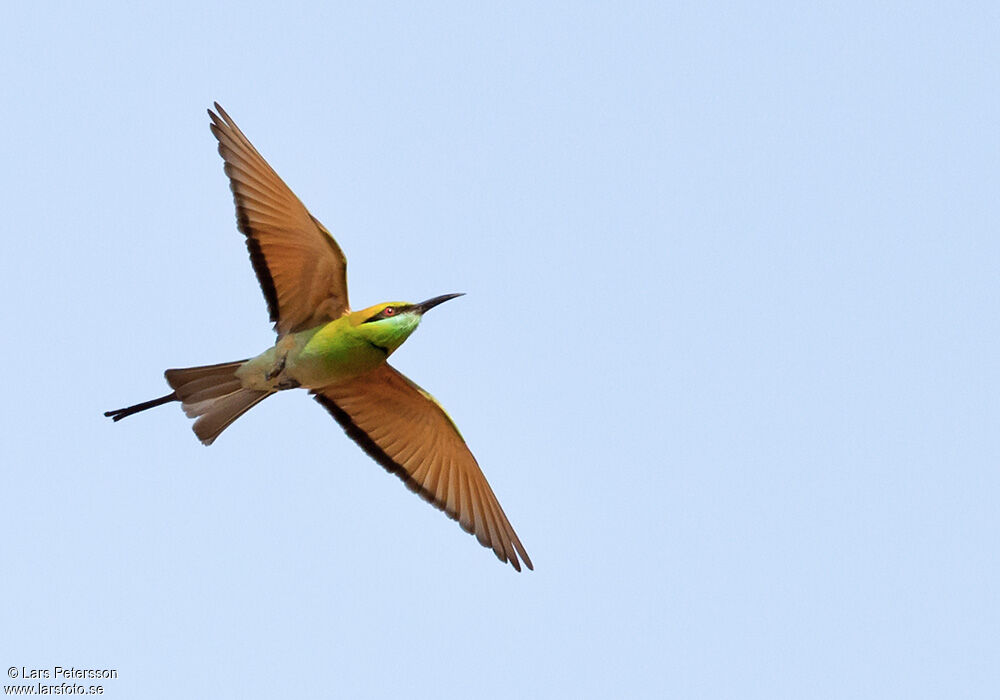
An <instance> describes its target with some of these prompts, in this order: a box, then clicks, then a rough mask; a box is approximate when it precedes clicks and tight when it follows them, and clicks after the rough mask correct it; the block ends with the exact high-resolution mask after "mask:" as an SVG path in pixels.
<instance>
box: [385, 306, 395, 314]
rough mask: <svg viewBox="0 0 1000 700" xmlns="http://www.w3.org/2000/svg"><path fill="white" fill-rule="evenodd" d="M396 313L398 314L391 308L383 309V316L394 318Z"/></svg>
mask: <svg viewBox="0 0 1000 700" xmlns="http://www.w3.org/2000/svg"><path fill="white" fill-rule="evenodd" d="M394 313H396V309H394V308H393V307H391V306H387V307H385V308H384V309H382V315H383V316H392V315H393V314H394Z"/></svg>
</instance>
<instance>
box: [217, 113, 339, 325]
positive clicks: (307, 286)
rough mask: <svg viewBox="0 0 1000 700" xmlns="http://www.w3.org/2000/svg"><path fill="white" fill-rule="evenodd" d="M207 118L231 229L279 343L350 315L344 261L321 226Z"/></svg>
mask: <svg viewBox="0 0 1000 700" xmlns="http://www.w3.org/2000/svg"><path fill="white" fill-rule="evenodd" d="M215 109H216V110H218V112H219V113H218V114H215V113H214V112H212V110H208V116H209V117H211V118H212V123H211V124H210V125H209V126H210V128H211V129H212V133H213V134H215V138H217V139H218V140H219V154H220V155H221V156H222V159H223V160H224V161H225V163H226V165H225V171H226V175H228V176H229V186H230V188H231V189H232V191H233V200H234V201H235V202H236V222H237V225H238V226H239V229H240V231H241V232H243V234H244V235H246V237H247V248H248V249H249V250H250V261H251V262H252V263H253V269H254V271H255V272H256V273H257V280H258V281H259V282H260V287H261V289H262V290H263V291H264V298H265V299H267V309H268V311H269V312H270V314H271V320H272V321H274V329H275V330H276V331H277V332H278V334H279V335H285V334H286V333H292V332H295V331H300V330H305V329H307V328H313V327H315V326H318V325H320V324H323V323H326V322H327V321H332V320H333V319H335V318H339V317H340V316H342V315H343V314H344V313H345V312H346V311H347V310H348V304H347V260H346V258H344V253H343V252H342V251H341V250H340V246H338V245H337V242H336V241H335V240H333V236H331V235H330V232H329V231H327V230H326V229H325V228H324V227H323V224H321V223H320V222H319V221H317V220H316V219H315V218H314V217H313V216H312V215H311V214H310V213H309V211H308V210H307V209H306V208H305V206H304V205H303V204H302V202H300V201H299V198H298V197H296V196H295V194H294V193H293V192H292V191H291V190H290V189H288V185H286V184H285V183H284V182H282V180H281V178H280V177H278V174H277V173H276V172H274V170H272V169H271V166H270V165H268V164H267V161H265V160H264V158H263V157H261V155H260V153H258V152H257V149H256V148H254V147H253V144H251V143H250V141H249V140H248V139H247V137H246V136H244V135H243V132H242V131H240V130H239V127H237V126H236V123H235V122H233V120H232V118H231V117H230V116H229V115H228V114H226V111H225V110H224V109H222V107H220V106H219V103H218V102H216V103H215Z"/></svg>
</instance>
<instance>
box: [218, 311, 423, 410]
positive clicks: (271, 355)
mask: <svg viewBox="0 0 1000 700" xmlns="http://www.w3.org/2000/svg"><path fill="white" fill-rule="evenodd" d="M413 306H415V305H413V304H408V303H407V302H403V301H400V302H391V303H389V304H379V305H378V306H373V307H370V308H368V309H364V310H363V311H355V312H353V313H349V314H347V315H345V316H341V317H340V318H338V319H335V320H333V321H330V322H329V323H325V324H323V325H322V326H318V327H316V328H310V329H308V330H304V331H299V332H298V333H290V334H288V335H286V336H284V337H282V338H280V339H279V340H278V341H277V342H276V343H275V344H274V346H273V347H270V348H268V349H267V350H265V351H264V352H262V353H261V354H260V355H258V356H257V357H254V358H252V359H250V360H247V361H246V362H244V363H243V364H242V366H241V367H240V368H239V369H238V370H237V371H236V376H237V377H239V379H240V382H241V384H242V386H244V387H246V388H248V389H256V390H259V391H280V390H282V389H293V388H298V387H302V388H305V389H321V388H323V387H325V386H328V385H330V384H336V383H338V382H343V381H345V380H348V379H353V378H355V377H357V376H360V375H363V374H367V373H368V372H371V371H372V370H373V369H375V368H376V367H378V366H379V365H380V364H382V363H383V362H385V361H386V358H388V357H389V355H391V354H392V353H393V352H395V351H396V349H397V348H398V347H399V346H400V345H402V344H403V341H405V340H406V339H407V338H408V337H409V336H410V334H411V333H412V332H413V331H415V330H416V329H417V326H418V325H419V324H420V315H418V314H415V313H409V314H408V313H405V312H401V313H398V314H396V316H395V318H393V319H391V320H390V319H385V320H383V321H382V322H380V323H378V324H373V323H365V321H366V320H367V319H369V318H371V317H372V316H374V315H376V314H378V313H380V312H381V311H382V310H384V309H385V308H394V309H406V308H410V307H413Z"/></svg>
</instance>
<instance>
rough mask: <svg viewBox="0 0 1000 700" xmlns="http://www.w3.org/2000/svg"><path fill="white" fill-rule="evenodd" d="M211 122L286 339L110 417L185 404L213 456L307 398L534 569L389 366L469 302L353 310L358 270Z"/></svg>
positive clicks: (241, 143)
mask: <svg viewBox="0 0 1000 700" xmlns="http://www.w3.org/2000/svg"><path fill="white" fill-rule="evenodd" d="M208 115H209V117H210V118H211V124H210V125H209V127H210V128H211V130H212V133H213V134H214V135H215V138H216V139H218V141H219V154H220V155H221V156H222V160H223V161H224V163H225V166H224V170H225V172H226V175H227V176H228V177H229V185H230V188H231V189H232V191H233V199H234V201H235V203H236V221H237V227H238V228H239V230H240V232H242V233H243V235H244V236H246V244H247V248H248V249H249V251H250V262H251V263H252V264H253V269H254V271H255V272H256V273H257V280H258V281H259V282H260V287H261V289H262V290H263V292H264V298H265V299H266V300H267V307H268V311H269V312H270V314H271V321H273V322H274V329H275V331H276V332H277V334H278V337H277V340H276V341H275V344H274V346H273V347H271V348H268V349H267V350H265V351H264V352H262V353H261V354H260V355H257V356H256V357H253V358H250V359H248V360H239V361H236V362H225V363H222V364H217V365H206V366H203V367H188V368H184V369H168V370H167V371H166V372H165V373H164V374H165V376H166V379H167V383H168V384H169V385H170V388H171V389H172V391H171V392H170V393H169V394H167V395H165V396H161V397H159V398H157V399H152V400H150V401H145V402H143V403H138V404H135V405H134V406H128V407H126V408H119V409H116V410H114V411H108V412H107V413H105V414H104V415H106V416H108V417H110V418H112V419H114V420H115V421H119V420H121V419H122V418H126V417H127V416H130V415H132V414H134V413H138V412H139V411H145V410H146V409H149V408H153V407H155V406H160V405H162V404H165V403H170V402H173V401H179V402H180V403H181V407H182V408H183V409H184V412H185V413H186V414H187V415H188V417H190V418H195V419H197V420H195V422H194V426H193V427H194V432H195V434H196V435H197V436H198V439H200V440H201V441H202V442H203V443H204V444H206V445H211V444H212V442H213V441H214V440H215V439H216V438H217V437H218V436H219V434H220V433H221V432H222V431H223V430H225V429H226V428H227V427H228V426H229V425H230V424H231V423H232V422H233V421H234V420H236V419H237V418H239V417H240V416H241V415H243V414H244V413H245V412H246V411H248V410H250V409H251V408H252V407H253V406H255V405H257V404H258V403H260V402H261V401H263V400H264V399H266V398H267V397H268V396H271V395H272V394H275V393H277V392H279V391H284V390H286V389H295V388H303V389H306V390H308V391H309V392H310V393H311V394H312V395H313V398H315V399H316V401H318V402H319V403H320V404H321V405H322V406H323V407H324V408H325V409H326V410H327V411H329V412H330V414H331V415H332V416H333V417H334V419H335V420H336V421H337V422H338V423H339V424H340V427H342V428H343V429H344V432H346V433H347V435H348V436H349V437H350V438H351V439H352V440H354V441H355V442H356V443H358V445H360V446H361V449H363V450H364V451H365V452H367V453H368V455H369V456H370V457H372V458H373V459H374V460H375V461H376V462H378V463H379V464H381V465H382V466H383V467H384V468H385V469H386V470H388V471H389V472H391V473H393V474H395V475H396V476H398V477H399V478H400V479H402V480H403V482H404V483H405V484H406V485H407V486H408V487H409V488H410V489H411V490H413V491H415V492H417V493H418V494H420V496H421V497H423V498H424V499H425V500H427V501H429V502H430V503H432V504H433V505H434V506H435V507H437V508H439V509H440V510H443V511H444V512H445V513H447V514H448V516H449V517H451V518H452V519H454V520H457V521H458V522H459V524H460V525H461V526H462V529H464V530H465V531H466V532H469V533H472V534H474V535H475V536H476V538H477V539H478V540H479V542H480V544H482V545H483V546H484V547H489V548H491V549H492V550H493V552H494V553H495V554H496V556H497V557H498V558H499V559H500V561H502V562H510V564H511V565H512V566H513V567H514V569H516V570H517V571H520V570H521V563H520V562H522V561H523V562H524V565H525V566H527V567H528V568H529V569H532V568H533V567H532V565H531V559H529V558H528V553H527V552H525V551H524V547H523V546H522V545H521V540H519V539H518V537H517V534H516V533H515V532H514V528H513V527H511V524H510V521H508V520H507V516H506V515H505V514H504V512H503V509H502V508H501V507H500V503H499V502H498V501H497V498H496V496H495V495H494V494H493V490H492V489H491V488H490V485H489V483H487V481H486V477H485V476H484V475H483V472H482V471H481V470H480V468H479V465H478V464H477V463H476V459H475V457H473V456H472V452H471V451H470V450H469V448H468V446H467V445H466V444H465V440H464V439H463V438H462V435H461V434H460V433H459V432H458V428H457V427H456V426H455V424H454V422H453V421H452V420H451V417H450V416H449V415H448V414H447V413H446V412H445V410H444V409H443V408H442V407H441V405H440V404H438V402H437V401H435V400H434V397H432V396H431V395H430V394H428V393H427V392H426V391H424V390H423V389H421V388H420V387H419V386H417V385H416V384H414V383H413V382H412V381H410V380H409V379H407V378H406V377H404V376H403V375H402V374H401V373H400V372H398V371H397V370H395V369H394V368H393V367H392V366H391V365H390V364H389V363H388V362H386V360H387V359H388V357H389V356H390V355H391V354H392V353H393V352H395V351H396V349H397V348H398V347H399V346H400V345H402V344H403V342H404V341H405V340H406V339H407V338H408V337H409V336H410V334H411V333H413V331H414V330H416V328H417V325H419V323H420V319H421V317H422V316H423V315H424V314H425V313H427V312H428V311H429V310H431V309H433V308H434V307H435V306H437V305H438V304H441V303H443V302H445V301H448V300H449V299H453V298H455V297H457V296H461V294H445V295H442V296H437V297H434V298H433V299H428V300H427V301H423V302H420V303H419V304H411V303H408V302H404V301H390V302H386V303H382V304H376V305H375V306H370V307H368V308H367V309H362V310H360V311H351V310H350V307H349V305H348V303H347V259H346V258H345V257H344V253H343V252H342V251H341V250H340V246H338V245H337V242H336V241H335V240H334V239H333V236H331V235H330V232H329V231H327V230H326V228H325V227H324V226H323V224H321V223H320V222H319V221H318V220H317V219H316V218H315V217H314V216H313V215H312V214H310V213H309V211H308V210H307V209H306V208H305V206H304V205H303V204H302V202H300V201H299V199H298V197H296V196H295V194H294V193H293V192H292V191H291V189H289V188H288V186H287V185H286V184H285V183H284V182H283V181H282V179H281V178H280V177H278V174H277V173H276V172H274V170H273V169H272V168H271V166H270V165H268V164H267V161H265V160H264V158H263V157H262V156H261V155H260V153H258V152H257V149H256V148H254V147H253V144H251V143H250V141H249V140H248V139H247V137H246V136H244V135H243V132H242V131H240V129H239V128H238V127H237V126H236V123H235V122H234V121H233V120H232V118H231V117H230V116H229V115H228V114H226V111H225V110H224V109H222V107H220V106H219V104H218V103H217V102H216V103H215V112H213V111H212V110H209V111H208Z"/></svg>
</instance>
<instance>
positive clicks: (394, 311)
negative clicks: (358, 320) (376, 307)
mask: <svg viewBox="0 0 1000 700" xmlns="http://www.w3.org/2000/svg"><path fill="white" fill-rule="evenodd" d="M409 308H410V307H409V306H387V307H385V308H384V309H382V310H381V311H379V312H378V313H377V314H375V315H374V316H372V317H371V318H366V319H365V320H364V321H363V323H371V322H372V321H381V320H382V319H383V318H392V317H393V316H399V315H400V314H401V313H404V312H405V311H407V310H408V309H409ZM390 309H392V311H391V313H388V314H387V313H386V311H389V310H390Z"/></svg>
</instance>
